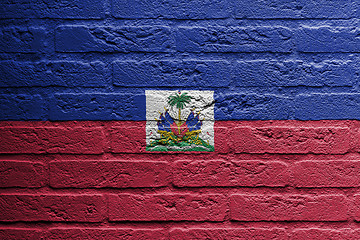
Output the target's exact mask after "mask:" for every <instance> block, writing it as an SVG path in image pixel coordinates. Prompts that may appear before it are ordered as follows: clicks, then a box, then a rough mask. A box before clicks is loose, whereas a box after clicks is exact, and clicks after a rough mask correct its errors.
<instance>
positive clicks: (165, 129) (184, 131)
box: [146, 90, 214, 151]
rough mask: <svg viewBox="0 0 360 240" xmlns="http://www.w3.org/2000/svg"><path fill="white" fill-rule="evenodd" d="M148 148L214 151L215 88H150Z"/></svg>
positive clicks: (153, 149)
mask: <svg viewBox="0 0 360 240" xmlns="http://www.w3.org/2000/svg"><path fill="white" fill-rule="evenodd" d="M146 102H147V106H146V109H147V116H146V119H147V125H146V131H147V139H146V140H147V146H146V150H147V151H214V138H213V136H214V129H213V126H214V100H213V92H211V91H177V92H174V91H156V90H153V91H152V90H149V91H146Z"/></svg>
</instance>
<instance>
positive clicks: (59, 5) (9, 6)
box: [0, 0, 105, 19]
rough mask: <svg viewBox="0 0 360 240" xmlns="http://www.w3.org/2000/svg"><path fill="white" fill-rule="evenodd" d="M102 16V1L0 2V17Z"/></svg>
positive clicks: (46, 0) (12, 0)
mask: <svg viewBox="0 0 360 240" xmlns="http://www.w3.org/2000/svg"><path fill="white" fill-rule="evenodd" d="M104 17H105V11H104V4H103V2H102V1H93V0H73V1H66V0H60V1H53V0H44V1H34V0H28V1H23V0H9V1H3V2H1V3H0V18H8V19H12V18H26V19H28V18H59V19H100V18H104Z"/></svg>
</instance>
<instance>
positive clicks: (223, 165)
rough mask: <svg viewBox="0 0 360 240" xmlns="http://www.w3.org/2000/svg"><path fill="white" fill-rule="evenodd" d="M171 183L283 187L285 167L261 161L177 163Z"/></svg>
mask: <svg viewBox="0 0 360 240" xmlns="http://www.w3.org/2000/svg"><path fill="white" fill-rule="evenodd" d="M174 165H175V167H174V170H173V173H174V184H175V185H176V186H179V187H212V186H252V187H254V186H285V185H286V184H288V181H289V174H288V171H287V170H288V166H287V165H286V164H284V163H281V162H275V161H274V162H261V161H231V162H226V161H209V160H207V161H177V162H175V164H174Z"/></svg>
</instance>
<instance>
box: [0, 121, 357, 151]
mask: <svg viewBox="0 0 360 240" xmlns="http://www.w3.org/2000/svg"><path fill="white" fill-rule="evenodd" d="M214 129H215V152H216V153H229V152H233V153H260V154H262V153H281V154H288V153H289V154H293V153H297V154H306V153H314V154H344V153H349V152H359V151H360V146H359V145H360V144H359V142H360V141H359V139H360V130H359V129H360V121H357V120H353V121H350V120H345V121H342V120H323V121H294V120H279V121H275V120H272V121H216V122H215V126H214ZM145 145H146V143H145V121H138V122H134V121H65V122H49V121H44V122H24V121H2V122H0V153H3V154H4V153H5V154H21V153H33V154H45V153H62V154H102V153H106V152H110V153H144V152H146V150H145ZM149 153H150V152H149ZM204 154H209V153H204Z"/></svg>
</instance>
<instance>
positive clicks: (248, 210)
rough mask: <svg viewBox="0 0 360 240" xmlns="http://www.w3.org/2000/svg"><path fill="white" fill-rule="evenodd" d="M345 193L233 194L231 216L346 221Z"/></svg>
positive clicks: (245, 219) (238, 218) (234, 217)
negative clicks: (314, 194) (317, 194)
mask: <svg viewBox="0 0 360 240" xmlns="http://www.w3.org/2000/svg"><path fill="white" fill-rule="evenodd" d="M348 205H349V202H348V200H347V199H346V197H345V196H343V195H319V196H315V197H314V196H306V195H285V196H284V195H232V196H231V200H230V212H231V219H233V220H237V221H346V220H347V218H348V216H349V215H348V209H349V207H348Z"/></svg>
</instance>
